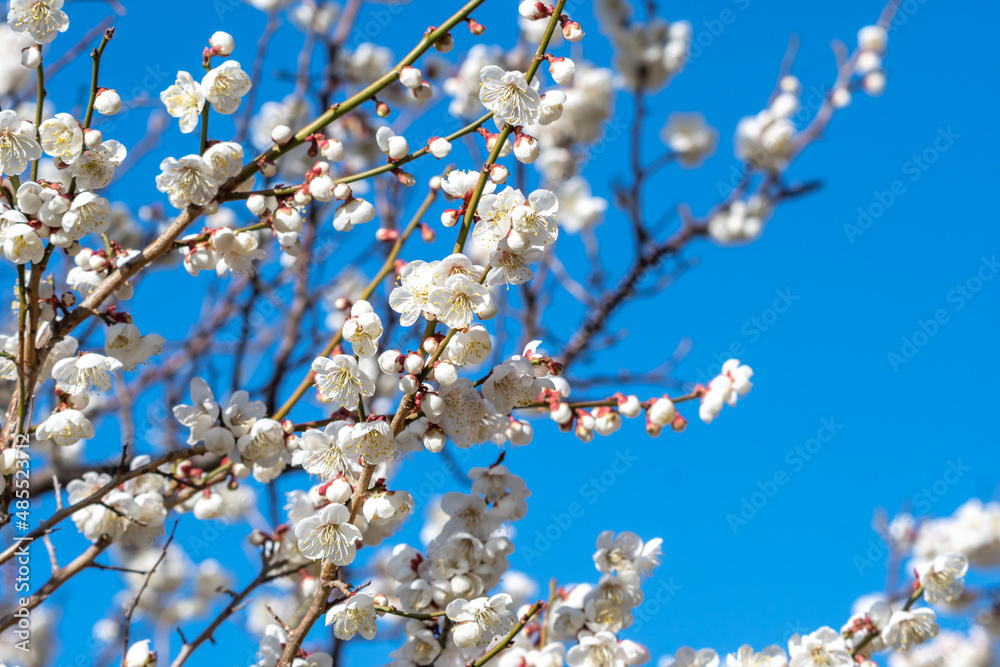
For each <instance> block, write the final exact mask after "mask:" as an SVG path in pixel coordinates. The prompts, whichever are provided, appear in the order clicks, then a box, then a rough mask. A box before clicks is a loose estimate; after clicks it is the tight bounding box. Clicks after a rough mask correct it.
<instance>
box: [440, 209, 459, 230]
mask: <svg viewBox="0 0 1000 667" xmlns="http://www.w3.org/2000/svg"><path fill="white" fill-rule="evenodd" d="M461 219H462V212H461V211H459V210H458V209H457V208H449V209H448V210H446V211H445V212H444V213H442V214H441V224H442V225H444V226H445V227H454V226H455V225H457V224H458V221H459V220H461Z"/></svg>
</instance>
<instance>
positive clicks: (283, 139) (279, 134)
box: [271, 125, 294, 146]
mask: <svg viewBox="0 0 1000 667" xmlns="http://www.w3.org/2000/svg"><path fill="white" fill-rule="evenodd" d="M293 135H294V133H293V132H292V128H290V127H288V126H287V125H277V126H276V127H275V128H274V129H273V130H271V141H273V142H274V143H276V144H278V145H279V146H284V145H285V144H287V143H288V142H289V141H291V139H292V136H293Z"/></svg>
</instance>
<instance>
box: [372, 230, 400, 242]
mask: <svg viewBox="0 0 1000 667" xmlns="http://www.w3.org/2000/svg"><path fill="white" fill-rule="evenodd" d="M398 238H399V231H398V230H395V229H387V228H385V227H381V228H379V229H378V230H377V231H376V232H375V240H376V241H382V242H383V243H390V242H392V241H395V240H396V239H398Z"/></svg>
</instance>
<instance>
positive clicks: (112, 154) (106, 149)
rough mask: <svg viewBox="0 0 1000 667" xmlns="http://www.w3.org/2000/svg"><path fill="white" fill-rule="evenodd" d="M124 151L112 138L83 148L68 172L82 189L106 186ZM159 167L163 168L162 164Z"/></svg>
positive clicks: (124, 153)
mask: <svg viewBox="0 0 1000 667" xmlns="http://www.w3.org/2000/svg"><path fill="white" fill-rule="evenodd" d="M126 152H127V151H126V150H125V147H124V146H122V145H121V144H120V143H119V142H117V141H115V140H113V139H112V140H110V141H105V142H103V143H101V144H100V145H98V146H94V147H93V148H88V149H87V150H85V151H84V152H83V155H81V156H80V157H79V158H78V159H77V160H76V161H75V162H73V164H72V165H70V172H71V173H72V175H73V177H74V178H75V179H76V184H77V186H79V187H80V188H82V189H84V190H97V189H98V188H103V187H105V186H107V185H108V184H109V183H110V182H111V179H112V178H114V176H115V169H117V168H118V166H119V165H120V164H121V163H122V161H123V160H124V159H125V155H126ZM160 168H161V169H162V168H163V165H162V164H161V165H160ZM161 192H162V190H161Z"/></svg>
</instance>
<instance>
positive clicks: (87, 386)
mask: <svg viewBox="0 0 1000 667" xmlns="http://www.w3.org/2000/svg"><path fill="white" fill-rule="evenodd" d="M121 368H122V362H120V361H118V360H117V359H115V358H113V357H103V356H101V355H99V354H95V353H93V352H88V353H87V354H84V355H82V356H79V357H73V358H70V359H62V360H60V361H57V362H56V365H55V366H53V367H52V377H53V379H54V380H55V381H56V383H57V384H58V386H60V387H61V388H62V389H63V390H64V391H66V392H67V393H70V394H84V393H89V394H97V393H106V392H109V391H111V379H112V378H113V377H114V376H115V374H116V373H117V372H118V370H119V369H121Z"/></svg>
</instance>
